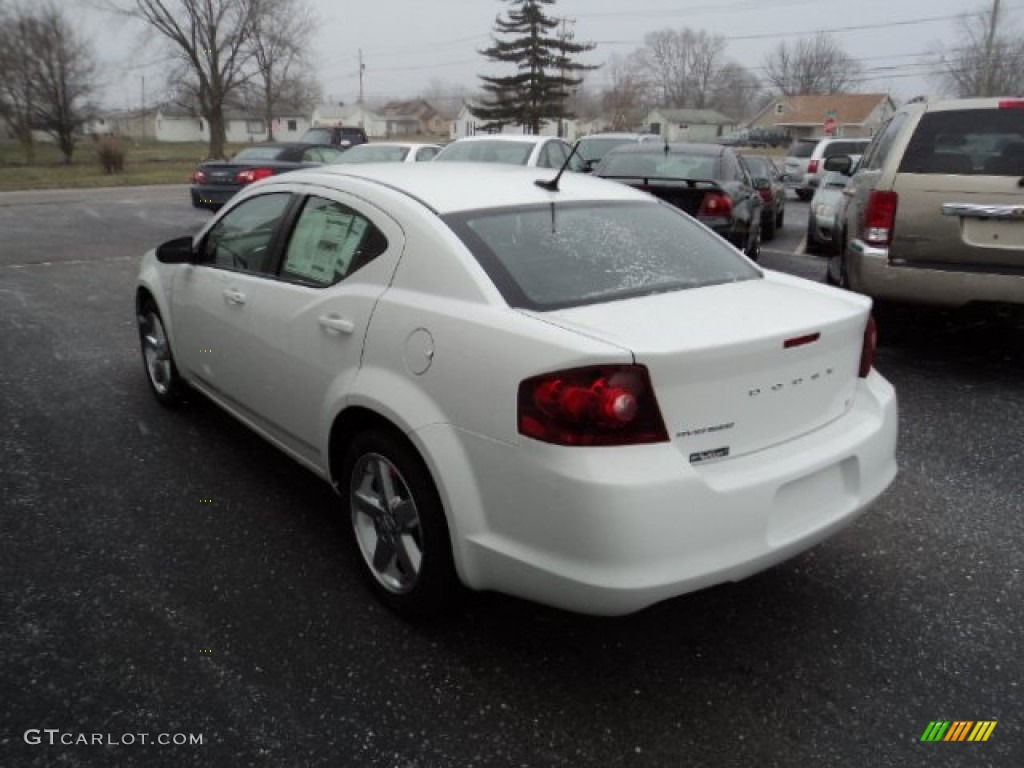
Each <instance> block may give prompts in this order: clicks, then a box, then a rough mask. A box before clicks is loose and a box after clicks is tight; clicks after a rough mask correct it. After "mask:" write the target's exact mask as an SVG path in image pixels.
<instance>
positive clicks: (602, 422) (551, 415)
mask: <svg viewBox="0 0 1024 768" xmlns="http://www.w3.org/2000/svg"><path fill="white" fill-rule="evenodd" d="M518 421H519V433H520V434H522V435H526V436H527V437H532V438H534V439H535V440H540V441H542V442H545V443H554V444H555V445H586V446H595V445H638V444H641V443H661V442H665V441H667V440H668V432H667V431H666V430H665V422H664V421H663V420H662V418H661V411H660V410H659V409H658V401H657V400H656V399H655V397H654V390H653V388H652V387H651V378H650V375H649V374H648V372H647V369H646V368H645V367H644V366H642V365H609V366H591V367H587V368H573V369H570V370H566V371H556V372H554V373H547V374H544V375H543V376H535V377H533V378H531V379H526V380H525V381H523V382H522V383H520V385H519V414H518Z"/></svg>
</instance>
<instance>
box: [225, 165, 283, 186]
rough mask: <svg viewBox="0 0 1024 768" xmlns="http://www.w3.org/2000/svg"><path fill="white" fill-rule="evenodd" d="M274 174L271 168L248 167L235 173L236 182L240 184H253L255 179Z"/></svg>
mask: <svg viewBox="0 0 1024 768" xmlns="http://www.w3.org/2000/svg"><path fill="white" fill-rule="evenodd" d="M273 175H274V172H273V171H272V170H271V169H270V168H246V169H245V170H244V171H239V172H238V173H236V174H235V182H236V183H238V184H252V183H253V182H254V181H259V180H260V179H266V178H269V177H271V176H273Z"/></svg>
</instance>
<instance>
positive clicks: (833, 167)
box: [825, 155, 853, 176]
mask: <svg viewBox="0 0 1024 768" xmlns="http://www.w3.org/2000/svg"><path fill="white" fill-rule="evenodd" d="M852 169H853V158H852V157H850V156H849V155H835V156H833V157H826V158H825V170H826V171H838V172H839V173H842V174H844V175H846V176H849V175H850V173H851V172H852Z"/></svg>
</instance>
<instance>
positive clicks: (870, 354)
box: [858, 315, 878, 379]
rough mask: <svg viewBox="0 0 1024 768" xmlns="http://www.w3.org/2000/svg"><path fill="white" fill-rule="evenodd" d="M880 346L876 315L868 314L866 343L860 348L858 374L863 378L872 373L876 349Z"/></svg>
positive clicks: (865, 330)
mask: <svg viewBox="0 0 1024 768" xmlns="http://www.w3.org/2000/svg"><path fill="white" fill-rule="evenodd" d="M877 348H878V326H877V325H875V316H874V315H868V324H867V325H866V326H864V345H863V346H862V347H861V349H860V370H859V371H858V375H859V376H860V377H861V378H862V379H863V378H865V377H866V376H867V375H868V374H869V373H871V366H872V365H874V363H875V350H876V349H877Z"/></svg>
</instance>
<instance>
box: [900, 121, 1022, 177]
mask: <svg viewBox="0 0 1024 768" xmlns="http://www.w3.org/2000/svg"><path fill="white" fill-rule="evenodd" d="M899 171H900V173H937V174H938V173H941V174H960V175H967V176H1024V114H1022V112H1021V110H1019V109H964V110H958V111H956V112H928V113H925V114H924V115H923V116H922V117H921V121H920V122H919V123H918V125H917V128H916V129H915V131H914V135H913V136H912V137H911V139H910V144H909V145H907V151H906V152H905V153H904V155H903V159H902V160H901V161H900V167H899Z"/></svg>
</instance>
